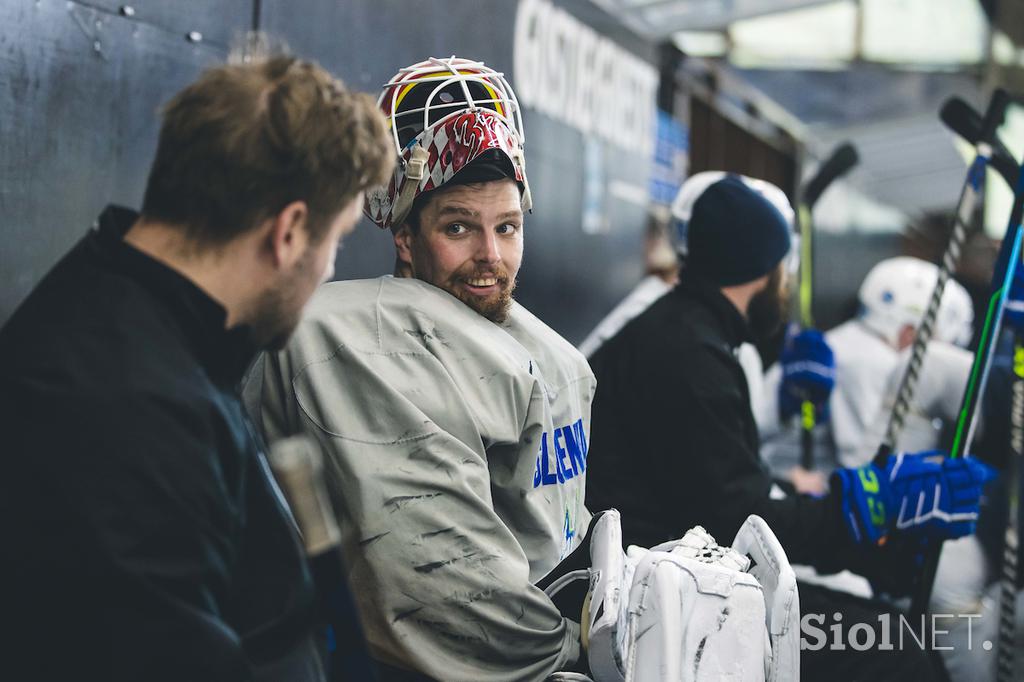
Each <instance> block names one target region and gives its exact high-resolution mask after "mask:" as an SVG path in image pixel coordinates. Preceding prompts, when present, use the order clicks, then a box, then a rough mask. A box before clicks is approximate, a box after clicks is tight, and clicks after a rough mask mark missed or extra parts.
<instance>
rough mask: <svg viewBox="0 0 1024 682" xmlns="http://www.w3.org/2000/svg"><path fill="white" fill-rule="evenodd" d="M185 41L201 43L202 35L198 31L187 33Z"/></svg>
mask: <svg viewBox="0 0 1024 682" xmlns="http://www.w3.org/2000/svg"><path fill="white" fill-rule="evenodd" d="M185 39H186V40H188V42H190V43H201V42H203V34H202V33H200V32H199V31H189V32H188V35H186V36H185Z"/></svg>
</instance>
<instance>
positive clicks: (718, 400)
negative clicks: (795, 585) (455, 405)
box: [587, 273, 860, 571]
mask: <svg viewBox="0 0 1024 682" xmlns="http://www.w3.org/2000/svg"><path fill="white" fill-rule="evenodd" d="M748 336H749V332H748V329H747V324H746V321H745V320H744V318H743V317H742V316H741V315H740V313H739V312H738V311H737V309H736V308H735V306H734V305H733V304H732V303H731V302H730V301H729V300H728V299H727V298H725V296H723V295H722V294H721V292H720V291H719V290H718V289H716V288H714V287H712V286H711V285H708V284H705V283H703V282H702V281H701V280H699V279H696V278H691V277H687V276H685V273H684V277H683V278H682V280H681V282H680V283H679V285H678V286H676V288H675V289H673V290H672V291H670V292H669V293H668V294H666V295H665V296H664V297H662V298H661V299H659V300H658V301H656V302H655V303H654V304H653V305H651V306H650V307H649V308H648V309H647V310H646V311H644V312H643V313H642V314H640V315H639V316H638V317H636V318H634V319H633V320H631V321H630V322H629V323H628V324H627V325H626V326H625V327H623V328H622V329H621V330H620V331H619V333H618V334H617V335H616V336H614V337H613V338H611V339H609V340H608V341H607V342H606V343H605V344H604V345H603V346H602V347H601V348H599V349H598V350H597V351H596V352H595V354H594V355H593V356H591V359H590V361H591V366H592V367H593V369H594V373H595V374H596V375H597V393H596V396H595V399H594V404H593V414H592V426H591V444H590V445H591V450H590V455H589V457H588V471H587V506H588V507H589V508H590V509H592V510H601V509H606V508H609V507H615V508H617V509H618V510H619V511H620V512H621V513H622V530H623V536H624V537H623V540H624V541H625V542H626V543H633V544H638V545H641V546H644V547H650V546H652V545H654V544H657V543H659V542H663V541H666V540H670V539H674V538H677V537H680V536H681V535H682V534H683V533H685V532H686V530H687V529H689V528H690V527H692V526H694V525H698V524H699V525H702V526H704V527H705V528H707V529H708V531H709V532H710V533H711V534H712V535H714V536H715V538H716V539H718V540H719V542H722V543H723V544H725V543H729V542H731V541H732V538H733V536H734V535H735V533H736V531H737V530H738V529H739V527H740V525H741V524H742V523H743V521H744V520H745V519H746V518H747V516H748V515H750V514H758V515H760V516H762V517H763V518H764V519H765V520H766V521H767V522H768V524H769V525H770V526H771V528H772V530H774V531H775V533H776V535H777V536H778V538H779V540H780V542H781V543H782V545H783V547H784V548H785V550H786V552H787V554H788V556H789V558H790V560H791V561H793V562H794V563H809V564H813V565H816V566H818V567H819V568H821V569H823V570H826V571H831V570H837V569H838V568H842V567H852V566H853V565H858V564H860V561H859V557H858V556H857V555H859V554H860V553H859V552H857V551H856V549H855V548H854V547H853V545H852V543H851V542H850V541H848V540H847V537H848V535H847V531H846V529H845V528H844V526H843V522H842V519H841V518H840V515H839V510H838V504H837V501H836V499H833V497H831V496H829V497H825V498H821V499H816V498H813V497H810V496H806V495H790V496H788V497H787V498H785V499H781V500H774V499H771V498H770V497H769V491H770V489H771V487H772V479H771V477H770V475H769V474H768V471H767V468H766V467H765V466H764V465H763V463H762V462H761V460H760V457H759V455H758V434H757V426H756V423H755V421H754V417H753V415H752V413H751V411H750V400H749V396H748V389H747V382H746V378H745V377H744V374H743V370H742V368H741V367H740V364H739V362H738V361H737V360H736V357H735V351H736V348H737V347H738V346H739V344H740V343H742V342H743V341H744V340H745V339H747V337H748Z"/></svg>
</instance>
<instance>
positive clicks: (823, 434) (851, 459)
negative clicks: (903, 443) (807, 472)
mask: <svg viewBox="0 0 1024 682" xmlns="http://www.w3.org/2000/svg"><path fill="white" fill-rule="evenodd" d="M825 341H826V342H827V343H828V345H829V346H830V347H831V348H832V351H833V353H834V354H835V360H836V373H835V388H834V389H833V390H832V396H831V397H830V398H829V408H830V410H831V417H830V420H829V425H828V426H829V428H828V429H822V430H820V431H819V432H817V435H816V438H815V443H816V444H815V460H816V466H817V468H819V469H822V470H825V471H827V470H829V469H830V468H831V467H832V466H833V465H838V466H843V467H849V466H854V467H855V466H859V464H857V462H863V461H864V460H865V459H870V458H871V456H872V455H873V454H874V450H875V449H877V447H878V443H875V445H874V447H873V448H868V449H867V450H865V448H866V447H867V446H866V443H867V432H868V431H869V430H870V429H871V427H872V425H873V424H874V421H875V418H876V416H877V415H878V412H879V409H880V408H881V404H882V399H883V396H884V394H885V385H886V382H887V381H888V379H889V375H890V373H891V372H892V370H893V368H894V367H895V366H896V363H897V362H898V360H899V355H898V353H897V352H896V350H895V349H893V348H892V347H891V346H890V345H889V344H887V343H886V342H884V341H883V340H882V339H881V338H879V337H878V336H877V335H876V334H874V333H873V332H871V331H870V330H868V329H867V328H866V327H865V326H864V325H863V324H861V323H860V322H859V321H858V320H856V319H853V320H849V321H847V322H844V323H843V324H841V325H838V326H837V327H835V328H833V329H831V330H829V331H827V332H825ZM781 382H782V368H781V366H780V365H779V363H775V364H774V365H772V366H771V367H770V368H769V369H768V371H767V372H766V373H765V376H764V391H763V394H762V395H763V396H765V397H766V404H768V403H767V400H768V399H772V400H774V401H775V402H773V403H771V408H772V409H771V411H769V410H765V411H764V412H763V413H762V414H763V419H764V423H762V421H761V420H760V419H759V421H758V429H759V432H760V434H761V437H762V447H761V452H762V455H763V456H764V458H765V460H766V461H767V462H768V463H769V465H770V466H771V468H772V471H773V472H775V474H776V475H778V476H784V475H785V474H786V472H788V471H789V469H790V468H791V467H793V466H796V465H797V464H798V463H799V461H800V428H799V425H798V424H797V421H796V419H793V420H792V422H791V424H789V425H786V424H779V418H778V407H777V406H778V402H777V395H778V390H779V384H780V383H781Z"/></svg>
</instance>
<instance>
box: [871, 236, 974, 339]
mask: <svg viewBox="0 0 1024 682" xmlns="http://www.w3.org/2000/svg"><path fill="white" fill-rule="evenodd" d="M938 278H939V268H938V266H936V265H935V264H933V263H929V262H927V261H923V260H921V259H919V258H913V257H911V256H897V257H896V258H889V259H887V260H884V261H882V262H880V263H878V264H877V265H875V267H873V268H871V271H870V272H868V274H867V276H866V277H865V278H864V282H863V283H862V284H861V286H860V291H859V292H858V294H857V297H858V299H859V300H860V319H861V321H862V322H863V323H864V324H865V325H866V326H867V327H868V328H870V329H871V330H872V331H874V332H875V333H876V334H879V335H880V336H882V337H883V338H884V339H885V340H886V341H888V342H889V343H890V344H891V345H892V346H894V347H895V346H896V345H897V344H898V343H899V334H900V330H901V329H903V327H905V326H908V325H909V326H911V327H914V328H916V327H917V326H918V325H919V324H920V323H921V320H922V319H923V318H924V313H925V310H926V309H927V308H928V301H929V300H930V299H931V296H932V292H933V291H934V290H935V283H936V282H937V281H938ZM973 320H974V311H973V307H972V305H971V297H970V296H969V295H968V294H967V291H966V290H964V288H963V287H962V286H961V285H960V284H959V283H957V282H955V281H953V280H948V281H947V282H946V288H945V290H944V291H943V294H942V302H941V303H940V305H939V312H938V315H937V317H936V320H935V336H934V338H936V339H937V340H940V341H945V342H947V343H957V344H958V345H966V344H967V343H969V342H970V338H971V324H972V322H973Z"/></svg>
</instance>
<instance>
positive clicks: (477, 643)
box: [250, 57, 594, 682]
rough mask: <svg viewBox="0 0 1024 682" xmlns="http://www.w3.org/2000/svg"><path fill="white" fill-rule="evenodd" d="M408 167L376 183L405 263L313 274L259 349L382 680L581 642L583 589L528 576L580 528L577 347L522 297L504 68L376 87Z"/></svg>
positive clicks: (271, 404)
mask: <svg viewBox="0 0 1024 682" xmlns="http://www.w3.org/2000/svg"><path fill="white" fill-rule="evenodd" d="M380 106H381V108H382V109H383V111H384V113H385V114H386V115H388V117H389V121H390V124H391V133H392V135H393V141H394V144H395V147H394V150H395V152H396V154H397V155H398V156H399V159H400V162H399V165H398V170H397V171H396V173H395V175H394V176H393V177H392V178H391V181H390V183H389V184H388V185H387V186H385V187H382V188H380V189H379V190H377V191H375V192H372V193H370V194H369V197H368V202H367V214H368V215H369V217H370V218H371V219H372V220H374V222H376V223H377V224H378V225H379V226H380V227H382V228H390V229H391V232H392V237H393V240H394V244H395V251H396V267H395V276H393V277H392V276H387V277H380V278H378V279H372V280H362V281H350V282H336V283H332V284H329V285H327V286H325V287H322V288H321V289H320V291H319V292H318V293H317V295H316V296H315V297H314V300H313V302H312V303H311V305H310V311H309V314H308V315H307V317H306V318H305V320H304V322H303V323H302V324H301V325H300V327H299V329H298V331H297V332H296V334H295V336H294V338H293V340H292V342H291V344H290V345H289V346H288V348H287V349H286V350H285V352H283V353H281V354H279V355H276V356H272V357H269V358H268V360H267V363H266V364H265V366H264V368H263V369H264V372H263V376H262V390H261V391H259V392H257V391H255V390H252V389H250V393H251V394H257V393H259V394H261V400H260V405H259V406H258V407H257V406H255V405H253V406H251V408H250V409H251V410H252V411H253V413H254V415H255V416H256V418H257V420H258V421H259V422H261V424H262V427H263V429H264V431H265V433H266V434H267V435H268V436H270V437H277V436H284V435H292V434H296V433H304V434H307V435H311V436H312V437H314V438H316V439H317V440H318V441H320V443H322V445H323V447H324V449H325V452H326V453H327V456H326V458H325V460H326V461H325V469H326V470H325V473H326V476H327V482H328V487H329V489H330V493H331V497H332V500H331V501H332V503H333V506H334V509H335V511H336V514H337V516H338V521H339V526H340V527H341V531H342V544H343V547H344V554H345V558H346V562H347V568H348V570H349V573H350V579H351V582H352V586H353V591H354V593H355V597H356V601H357V602H358V605H359V607H360V611H361V613H362V616H363V619H364V627H365V630H366V634H367V639H368V642H369V645H370V648H371V653H372V655H373V656H374V657H375V658H376V659H377V660H378V661H379V662H380V663H381V669H382V674H383V677H384V679H386V680H409V679H431V678H433V679H443V680H475V681H478V682H482V681H488V680H493V681H495V682H497V681H498V680H501V681H506V680H540V679H544V678H546V677H547V676H548V675H549V674H550V673H552V672H554V671H557V670H562V669H564V668H566V667H572V666H574V665H575V664H576V662H577V659H579V658H580V629H579V624H578V622H577V621H578V620H579V614H580V607H581V605H582V604H581V603H577V604H576V605H575V606H574V607H573V608H571V609H567V615H568V617H566V616H563V615H562V613H561V612H560V610H559V608H557V607H556V606H555V604H554V603H553V602H552V601H551V600H550V599H549V598H548V597H547V596H546V595H545V593H544V592H543V590H542V589H541V588H540V586H539V585H541V584H543V580H544V579H545V578H546V577H548V576H549V575H550V574H552V573H553V572H554V571H555V568H556V566H558V565H559V563H560V562H561V560H562V559H564V558H567V557H568V556H569V555H571V554H572V555H573V556H575V555H576V554H579V553H578V552H577V553H576V554H573V552H574V550H576V549H577V548H579V547H581V544H580V543H581V539H582V537H583V535H584V534H585V533H586V530H587V526H588V523H589V521H590V514H589V513H588V511H587V509H586V508H585V507H584V501H583V498H584V482H585V480H586V476H585V472H586V468H587V454H586V453H587V443H588V441H589V428H590V401H591V397H592V396H593V392H594V377H593V374H592V373H591V371H590V368H589V366H588V365H587V362H586V360H585V359H584V358H583V356H582V355H581V354H580V353H579V352H578V351H577V350H576V349H575V348H573V347H572V345H570V344H569V343H568V342H567V341H565V340H564V339H562V338H561V337H560V336H559V335H558V334H557V333H555V332H554V331H553V330H551V329H550V328H549V327H547V326H546V325H545V324H544V323H542V322H541V321H540V320H538V319H537V318H536V317H534V316H533V315H531V314H530V313H529V312H528V311H527V310H526V309H525V308H523V306H521V305H519V304H518V303H517V302H515V301H514V300H512V291H513V288H514V287H515V281H516V275H517V273H518V272H519V266H520V263H521V261H522V257H523V237H524V215H523V214H524V212H526V211H528V210H529V209H530V207H531V201H530V192H529V187H528V185H527V180H526V172H525V165H524V161H523V150H522V140H523V136H522V126H521V120H520V115H519V111H518V105H517V104H516V101H515V95H514V94H512V91H511V88H510V87H509V86H508V84H507V83H506V82H505V79H504V78H502V77H501V74H499V73H496V72H494V71H493V70H491V69H489V68H488V67H486V66H484V65H483V64H482V63H479V62H472V61H468V60H464V59H458V58H454V57H453V58H451V59H430V60H427V61H425V62H422V63H419V64H415V65H413V66H410V67H408V68H406V69H402V70H401V71H400V72H399V73H398V74H397V75H396V76H395V77H394V78H393V79H392V81H391V82H390V83H388V85H387V86H386V87H385V89H384V92H383V93H382V95H381V97H380Z"/></svg>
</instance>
